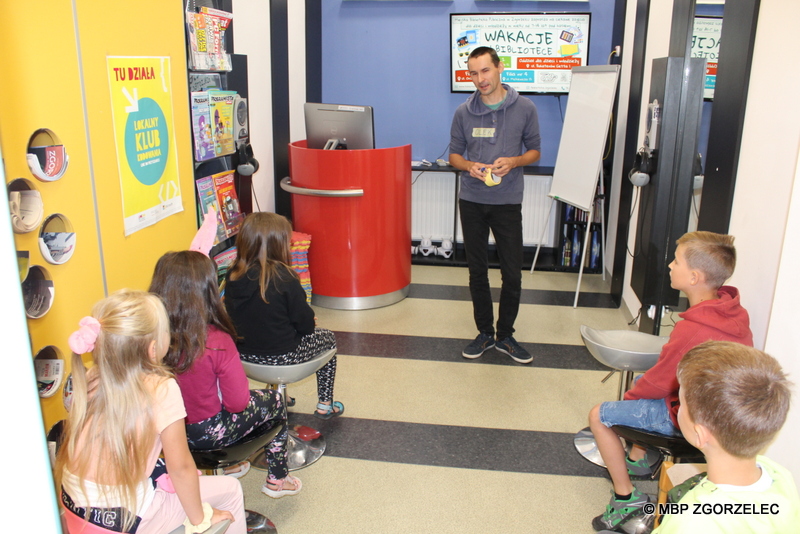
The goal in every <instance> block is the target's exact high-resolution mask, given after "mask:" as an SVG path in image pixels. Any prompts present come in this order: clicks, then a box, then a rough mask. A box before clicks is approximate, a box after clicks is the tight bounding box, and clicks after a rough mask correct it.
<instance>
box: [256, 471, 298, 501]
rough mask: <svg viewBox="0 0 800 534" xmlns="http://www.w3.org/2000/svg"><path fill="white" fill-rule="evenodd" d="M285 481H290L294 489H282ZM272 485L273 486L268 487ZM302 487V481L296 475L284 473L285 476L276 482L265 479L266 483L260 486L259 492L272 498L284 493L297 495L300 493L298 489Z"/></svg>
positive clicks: (278, 497) (279, 496) (277, 497)
mask: <svg viewBox="0 0 800 534" xmlns="http://www.w3.org/2000/svg"><path fill="white" fill-rule="evenodd" d="M286 482H291V483H292V484H294V489H284V488H283V485H284V484H285V483H286ZM270 486H273V487H274V489H273V488H270ZM302 488H303V483H302V482H300V479H299V478H297V477H293V476H291V475H286V478H282V479H280V480H278V481H276V482H270V481H269V480H267V483H266V484H264V485H263V486H261V492H262V493H263V494H264V495H268V496H269V497H272V498H273V499H280V498H281V497H283V496H284V495H297V494H298V493H300V490H301V489H302Z"/></svg>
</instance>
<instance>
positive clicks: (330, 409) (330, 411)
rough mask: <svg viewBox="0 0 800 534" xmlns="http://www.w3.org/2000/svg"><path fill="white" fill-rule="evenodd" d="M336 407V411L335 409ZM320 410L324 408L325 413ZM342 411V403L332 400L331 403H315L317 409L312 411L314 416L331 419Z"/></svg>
mask: <svg viewBox="0 0 800 534" xmlns="http://www.w3.org/2000/svg"><path fill="white" fill-rule="evenodd" d="M337 408H338V411H337V410H336V409H337ZM320 410H325V413H320V412H319V411H320ZM343 413H344V404H342V403H341V402H339V401H334V402H333V403H332V404H323V403H321V402H320V403H318V404H317V410H316V411H315V412H314V416H315V417H319V418H320V419H331V418H333V417H338V416H340V415H342V414H343Z"/></svg>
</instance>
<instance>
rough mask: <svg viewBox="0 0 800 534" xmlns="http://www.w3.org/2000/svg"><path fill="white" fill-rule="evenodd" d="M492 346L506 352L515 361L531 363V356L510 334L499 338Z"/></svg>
mask: <svg viewBox="0 0 800 534" xmlns="http://www.w3.org/2000/svg"><path fill="white" fill-rule="evenodd" d="M494 348H496V349H497V350H499V351H500V352H502V353H504V354H508V355H509V356H511V358H512V359H513V360H514V361H515V362H519V363H531V362H532V361H533V356H531V354H530V353H529V352H528V351H527V350H525V349H523V348H522V347H520V346H519V343H517V340H516V339H514V338H513V337H511V336H508V337H507V338H505V339H501V340H499V341H498V342H497V345H495V346H494Z"/></svg>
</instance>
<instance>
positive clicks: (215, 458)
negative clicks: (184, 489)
mask: <svg viewBox="0 0 800 534" xmlns="http://www.w3.org/2000/svg"><path fill="white" fill-rule="evenodd" d="M282 428H283V425H282V424H277V425H275V426H273V427H270V426H267V425H263V426H261V427H259V428H258V429H256V430H255V431H253V432H252V433H250V434H248V435H247V436H245V437H244V438H242V439H240V440H239V441H237V442H236V443H233V444H232V445H229V446H227V447H222V448H219V449H206V450H199V449H194V450H191V453H192V458H194V463H195V465H197V468H198V469H206V470H211V469H223V468H225V467H229V466H231V465H236V464H238V463H239V462H243V461H245V460H247V459H248V458H249V457H250V456H252V455H253V454H255V453H256V452H257V451H258V450H260V449H263V448H264V446H265V445H266V444H267V443H269V442H270V441H272V440H273V439H275V436H277V435H278V433H279V432H280V431H281V429H282Z"/></svg>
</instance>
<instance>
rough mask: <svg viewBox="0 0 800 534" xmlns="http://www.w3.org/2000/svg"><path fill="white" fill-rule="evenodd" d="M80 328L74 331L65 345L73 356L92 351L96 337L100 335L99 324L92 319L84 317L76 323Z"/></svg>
mask: <svg viewBox="0 0 800 534" xmlns="http://www.w3.org/2000/svg"><path fill="white" fill-rule="evenodd" d="M78 324H79V325H81V326H80V328H78V329H77V330H75V331H74V332H73V333H72V334H71V335H70V336H69V340H68V341H67V343H68V344H69V348H70V349H71V350H72V352H74V353H75V354H86V353H87V352H92V351H93V350H94V344H95V342H96V341H97V335H98V334H99V333H100V322H99V321H98V320H97V319H95V318H94V317H90V316H87V317H84V318H83V319H81V320H80V322H79V323H78Z"/></svg>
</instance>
